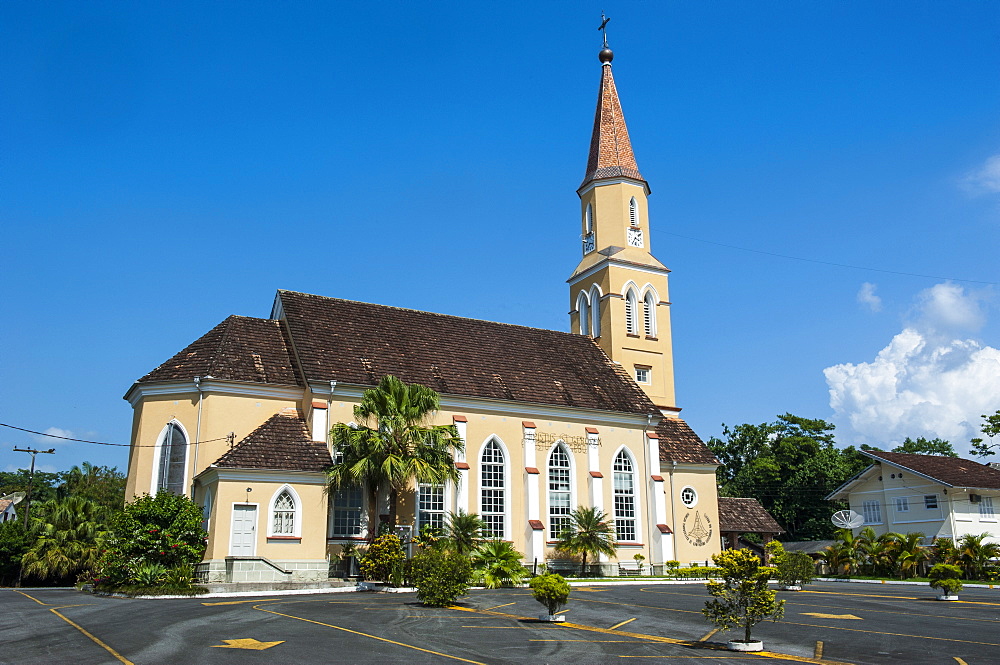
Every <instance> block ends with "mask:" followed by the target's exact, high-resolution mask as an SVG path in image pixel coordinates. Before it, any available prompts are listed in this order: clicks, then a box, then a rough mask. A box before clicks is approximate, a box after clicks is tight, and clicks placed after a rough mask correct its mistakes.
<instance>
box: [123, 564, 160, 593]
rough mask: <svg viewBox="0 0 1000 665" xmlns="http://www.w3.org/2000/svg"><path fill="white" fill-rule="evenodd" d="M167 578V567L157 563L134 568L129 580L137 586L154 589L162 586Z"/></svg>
mask: <svg viewBox="0 0 1000 665" xmlns="http://www.w3.org/2000/svg"><path fill="white" fill-rule="evenodd" d="M166 577H167V567H166V566H164V565H163V564H159V563H144V564H140V565H138V566H136V568H135V570H134V571H133V572H132V579H131V580H130V581H131V582H133V583H134V584H136V585H137V586H144V587H155V586H159V585H161V584H163V581H164V579H165V578H166Z"/></svg>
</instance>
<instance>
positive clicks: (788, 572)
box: [765, 540, 816, 591]
mask: <svg viewBox="0 0 1000 665" xmlns="http://www.w3.org/2000/svg"><path fill="white" fill-rule="evenodd" d="M765 551H766V552H767V555H768V559H769V561H770V562H771V565H773V566H775V567H776V568H777V576H778V582H779V583H780V584H781V587H782V588H783V589H786V590H788V591H801V590H802V585H803V584H809V583H810V582H812V581H813V579H815V577H816V566H815V565H814V564H813V560H812V559H811V558H810V557H809V555H808V554H805V553H804V552H788V551H786V550H785V548H784V546H783V545H782V544H781V543H780V542H778V541H777V540H772V541H771V542H769V543H768V544H767V545H766V546H765Z"/></svg>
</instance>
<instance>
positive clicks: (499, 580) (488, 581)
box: [472, 538, 529, 589]
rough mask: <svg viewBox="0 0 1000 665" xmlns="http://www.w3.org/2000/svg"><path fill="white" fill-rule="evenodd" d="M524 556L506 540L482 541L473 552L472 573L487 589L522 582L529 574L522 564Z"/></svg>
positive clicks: (478, 582) (477, 581)
mask: <svg viewBox="0 0 1000 665" xmlns="http://www.w3.org/2000/svg"><path fill="white" fill-rule="evenodd" d="M523 558H524V556H523V555H522V554H521V553H520V552H518V551H517V550H516V549H514V546H513V545H511V544H510V543H508V542H507V541H505V540H499V539H495V538H494V539H492V540H487V541H486V542H483V543H480V544H479V546H478V547H477V548H476V549H475V550H473V552H472V573H473V578H474V579H475V581H476V583H477V584H482V585H483V586H485V587H486V588H487V589H496V588H498V587H503V586H514V585H516V584H520V583H521V582H522V581H523V580H524V578H526V577H527V576H528V575H529V572H528V570H527V569H526V568H525V567H524V566H523V565H522V564H521V560H522V559H523Z"/></svg>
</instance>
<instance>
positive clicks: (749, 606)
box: [702, 549, 785, 642]
mask: <svg viewBox="0 0 1000 665" xmlns="http://www.w3.org/2000/svg"><path fill="white" fill-rule="evenodd" d="M712 560H713V561H714V562H715V564H716V565H717V566H718V567H719V568H720V572H721V576H722V581H721V582H708V583H707V584H706V587H707V588H708V592H709V593H710V594H711V595H712V596H713V598H712V599H711V600H708V601H706V602H705V608H704V609H703V610H702V613H703V614H704V615H705V617H706V618H707V619H708V620H709V621H711V622H712V623H714V624H715V625H717V626H718V627H719V628H721V629H723V630H729V629H731V628H737V627H739V628H743V631H744V641H746V642H749V641H750V629H751V628H753V626H754V625H755V624H757V623H760V622H761V621H763V620H764V619H768V618H769V619H771V620H772V621H778V620H779V619H781V617H782V616H784V613H785V601H784V600H777V599H776V594H775V592H774V591H772V590H771V589H769V588H768V586H767V581H768V579H769V578H770V576H771V572H772V570H773V569H768V568H765V567H764V566H762V565H761V561H760V559H759V558H757V555H756V554H754V553H753V552H750V551H748V550H737V549H732V550H725V551H723V552H720V553H719V554H715V555H713V556H712Z"/></svg>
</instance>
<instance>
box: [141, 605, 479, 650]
mask: <svg viewBox="0 0 1000 665" xmlns="http://www.w3.org/2000/svg"><path fill="white" fill-rule="evenodd" d="M253 609H255V610H260V611H261V612H267V613H268V614H276V615H278V616H282V617H288V618H289V619H298V620H299V621H305V622H306V623H314V624H316V625H318V626H326V627H327V628H335V629H337V630H342V631H344V632H345V633H351V634H353V635H361V636H362V637H370V638H372V639H373V640H378V641H379V642H388V643H389V644H395V645H396V646H401V647H405V648H407V649H413V650H414V651H422V652H424V653H429V654H433V655H435V656H443V657H444V658H451V659H452V660H460V661H462V662H463V663H472V664H473V665H486V664H485V663H480V662H479V661H477V660H468V659H466V658H459V657H458V656H452V655H451V654H447V653H441V652H440V651H431V650H430V649H422V648H420V647H417V646H413V645H412V644H405V643H403V642H396V641H395V640H390V639H386V638H384V637H378V636H377V635H369V634H368V633H362V632H361V631H357V630H351V629H350V628H343V627H341V626H334V625H333V624H332V623H323V622H322V621H313V620H312V619H304V618H302V617H297V616H294V615H292V614H283V613H282V612H275V611H274V610H266V609H264V608H263V607H259V606H256V605H255V606H254V608H253ZM130 665H131V664H130Z"/></svg>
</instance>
